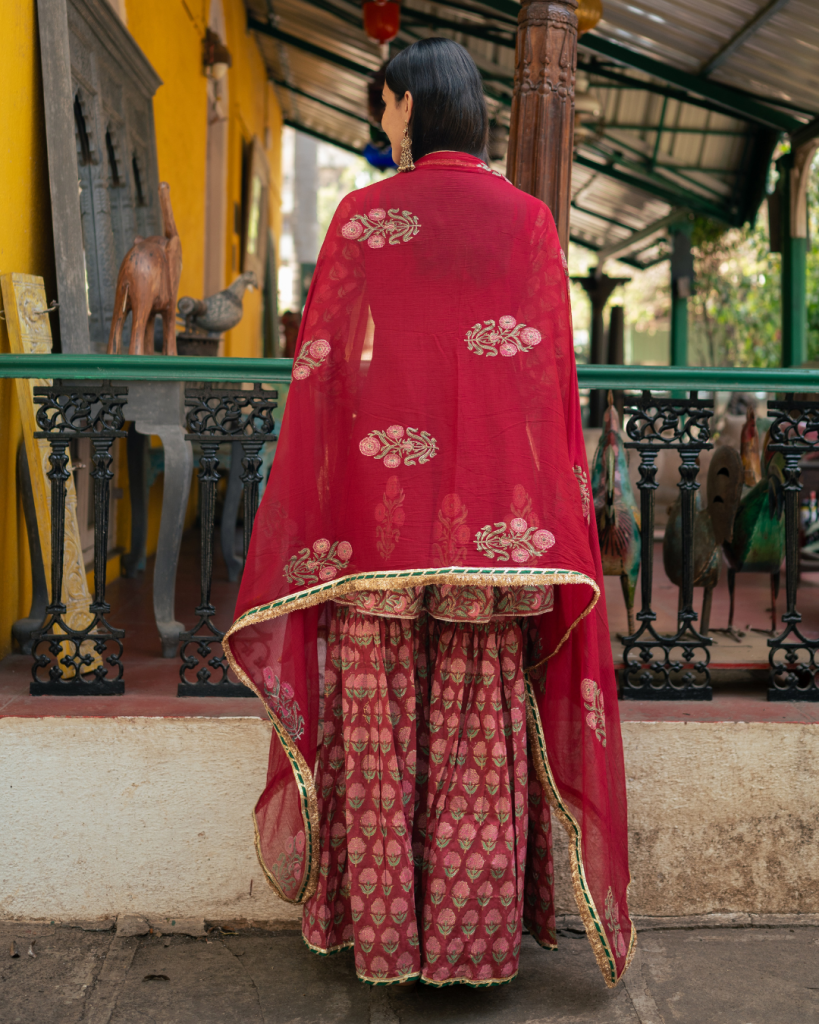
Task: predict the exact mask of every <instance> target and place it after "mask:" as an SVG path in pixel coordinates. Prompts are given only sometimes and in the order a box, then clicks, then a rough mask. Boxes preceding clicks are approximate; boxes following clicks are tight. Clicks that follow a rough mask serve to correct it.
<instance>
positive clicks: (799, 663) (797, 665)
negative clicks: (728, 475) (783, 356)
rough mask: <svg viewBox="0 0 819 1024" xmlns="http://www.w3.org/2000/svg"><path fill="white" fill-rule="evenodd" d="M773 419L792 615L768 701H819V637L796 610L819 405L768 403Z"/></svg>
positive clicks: (775, 650)
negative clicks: (806, 465) (803, 502)
mask: <svg viewBox="0 0 819 1024" xmlns="http://www.w3.org/2000/svg"><path fill="white" fill-rule="evenodd" d="M768 411H769V413H770V414H771V415H772V416H773V417H774V421H773V423H772V424H771V435H770V442H769V444H768V451H769V452H781V453H782V455H783V457H784V459H785V466H784V470H783V474H784V478H785V484H784V491H785V593H786V598H787V606H788V607H787V610H786V612H785V614H784V615H783V616H782V621H783V623H784V624H785V629H784V631H783V632H782V633H780V635H779V636H777V637H774V638H773V639H771V640H769V641H768V646H769V647H770V648H771V651H770V654H769V655H768V662H769V665H770V686H769V688H768V700H810V701H819V687H817V685H816V673H817V664H816V653H817V651H819V638H814V639H813V640H811V639H809V638H808V637H806V636H805V635H804V634H803V632H802V629H801V626H800V624H801V622H802V616H801V615H800V614H799V612H798V611H797V610H796V585H797V583H798V581H799V491H800V487H801V482H800V476H801V470H800V468H799V463H800V461H801V459H802V458H803V457H804V456H805V455H811V454H814V453H817V452H819V402H815V401H814V402H807V401H794V400H793V397H792V396H791V395H786V396H785V399H784V401H778V402H768Z"/></svg>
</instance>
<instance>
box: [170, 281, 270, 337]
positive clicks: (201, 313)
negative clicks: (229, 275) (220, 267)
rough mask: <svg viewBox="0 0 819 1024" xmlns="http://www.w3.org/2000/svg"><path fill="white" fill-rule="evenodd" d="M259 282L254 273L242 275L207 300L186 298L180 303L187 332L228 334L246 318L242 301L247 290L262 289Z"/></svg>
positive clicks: (179, 308)
mask: <svg viewBox="0 0 819 1024" xmlns="http://www.w3.org/2000/svg"><path fill="white" fill-rule="evenodd" d="M258 287H259V282H258V281H257V280H256V275H255V274H254V273H253V271H252V270H248V271H245V273H244V274H240V275H239V276H238V277H237V278H236V280H235V281H234V282H233V284H232V285H231V286H230V287H229V288H225V290H224V291H221V292H217V293H216V294H215V295H211V296H209V297H208V298H207V299H192V298H191V297H190V296H188V295H184V296H183V297H182V298H181V299H180V300H179V302H178V303H177V307H176V308H177V309H178V310H179V313H180V316H182V317H183V318H184V320H185V330H186V331H188V332H190V333H191V334H202V333H205V334H212V335H219V334H224V332H225V331H229V330H230V329H231V328H232V327H235V326H236V324H238V323H239V321H240V320H241V319H242V312H243V311H242V300H243V299H244V295H245V289H246V288H258Z"/></svg>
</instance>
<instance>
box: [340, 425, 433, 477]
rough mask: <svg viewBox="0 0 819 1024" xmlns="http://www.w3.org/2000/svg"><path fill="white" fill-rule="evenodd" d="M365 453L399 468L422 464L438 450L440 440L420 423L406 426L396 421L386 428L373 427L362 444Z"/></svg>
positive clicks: (360, 445) (389, 467) (387, 464)
mask: <svg viewBox="0 0 819 1024" xmlns="http://www.w3.org/2000/svg"><path fill="white" fill-rule="evenodd" d="M358 450H359V451H360V452H361V454H362V455H367V456H368V457H370V458H373V459H383V460H384V465H385V466H386V467H387V469H396V468H397V467H398V466H400V465H401V463H402V462H403V464H404V465H405V466H414V465H415V464H416V463H418V465H420V466H422V465H423V464H424V463H425V462H429V460H430V459H434V458H435V456H436V455H437V454H438V442H437V441H436V440H435V438H434V437H431V436H430V434H429V433H428V432H427V431H426V430H418V428H417V427H406V428H405V427H402V426H401V425H400V424H398V423H394V424H393V425H392V426H391V427H387V429H386V430H371V431H370V433H369V434H367V436H366V437H364V438H362V439H361V441H360V442H359V445H358Z"/></svg>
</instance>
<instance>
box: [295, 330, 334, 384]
mask: <svg viewBox="0 0 819 1024" xmlns="http://www.w3.org/2000/svg"><path fill="white" fill-rule="evenodd" d="M329 354H330V342H329V341H325V340H324V338H317V339H316V340H315V341H311V342H309V344H307V345H302V347H301V351H300V352H299V354H298V358H297V359H296V361H295V363H293V380H305V379H306V378H307V377H309V376H310V373H311V371H312V370H317V369H318V368H319V367H320V366H321V364H322V363H323V362H324V360H325V359H326V358H327V356H329Z"/></svg>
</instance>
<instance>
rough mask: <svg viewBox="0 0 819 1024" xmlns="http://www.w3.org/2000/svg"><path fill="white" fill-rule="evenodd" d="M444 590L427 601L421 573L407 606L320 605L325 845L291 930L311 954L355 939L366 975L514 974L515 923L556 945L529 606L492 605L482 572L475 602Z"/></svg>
mask: <svg viewBox="0 0 819 1024" xmlns="http://www.w3.org/2000/svg"><path fill="white" fill-rule="evenodd" d="M441 589H445V590H449V589H450V588H427V591H428V592H429V591H432V590H434V591H436V594H435V595H434V597H435V602H433V603H431V602H430V599H429V593H428V594H427V601H426V604H427V610H426V611H425V610H424V608H423V607H422V604H423V588H418V591H419V593H416V594H415V595H410V599H409V601H408V602H407V603H406V604H404V605H403V607H396V597H395V592H392V594H391V595H390V600H391V602H392V607H391V608H390V609H389V611H390V612H391V613H392V614H391V616H390V617H385V614H384V609H383V608H373V607H369V608H368V610H362V607H367V605H366V600H364V601H363V600H362V595H356V596H355V597H354V598H353V599H352V600H351V601H350V603H349V604H346V605H345V604H341V603H338V604H336V603H334V604H331V605H330V609H329V619H330V621H329V633H328V647H327V661H326V667H325V676H324V710H323V734H322V741H321V744H320V747H319V754H318V761H317V766H316V783H317V790H318V799H319V816H320V836H321V840H320V842H321V859H320V868H319V879H318V888H317V891H316V892H315V893H314V895H313V896H312V897H311V898H310V899H309V900H308V901H307V903H306V904H305V908H304V919H303V935H304V938H305V941H306V942H307V944H308V945H309V946H310V948H311V949H313V950H315V951H316V952H318V953H332V952H335V951H336V950H339V949H345V948H349V947H352V948H353V949H354V952H355V965H356V971H357V973H358V976H359V977H360V978H361V979H362V980H364V981H368V982H372V983H376V984H379V983H380V984H389V983H396V982H401V981H406V980H409V979H412V978H418V977H420V978H421V980H422V981H423V982H425V983H427V984H431V985H451V984H456V983H465V984H470V985H475V986H482V985H492V984H499V983H502V982H506V981H509V980H511V979H512V978H513V977H514V976H515V974H516V973H517V969H518V961H519V956H520V941H521V932H522V928H523V926H524V924H525V925H526V927H527V928H528V929H529V931H530V932H531V933H532V935H533V936H534V937H535V938H536V940H537V941H538V942H539V943H540V944H541V945H542V946H545V947H547V948H554V947H555V945H556V938H555V933H554V928H555V922H554V906H553V883H552V875H553V868H552V856H551V832H550V816H549V807H548V804H547V801H546V799H545V797H544V794H543V791H542V789H541V785H540V783H539V781H538V780H537V778H536V776H535V773H534V771H533V770H532V767H531V762H530V759H529V757H528V753H527V729H526V708H525V696H524V678H523V658H524V637H525V622H526V620H525V618H523V617H521V616H520V612H523V615H525V614H526V610H524V609H523V608H519V609H518V616H517V617H514V611H515V609H511V614H507V615H505V617H493V616H492V612H493V611H495V612H497V611H498V610H499V608H500V607H501V606H502V604H503V600H504V596H503V595H500V594H498V591H497V588H496V590H495V594H494V605H493V600H492V598H493V595H492V588H491V587H490V588H486V592H488V597H489V603H488V607H486V602H483V604H482V606H481V607H479V605H481V602H480V601H478V602H477V603H476V602H475V601H474V600H473V601H472V603H471V606H470V607H469V608H468V609H467V613H468V614H469V613H471V616H472V617H471V619H470V618H466V619H464V620H461V621H457V620H456V621H441V619H439V618H435V617H433V616H434V615H435V614H436V613H438V614H440V612H441V608H442V607H443V606H444V605H445V598H446V595H445V594H443V595H442V594H441V593H440V591H441ZM451 589H453V590H455V589H456V588H451ZM531 589H532V590H535V588H531ZM540 589H541V591H544V590H545V591H546V592H547V596H548V588H540ZM518 593H519V594H520V593H521V592H520V590H519V591H518ZM484 596H486V593H485V594H484ZM473 597H474V595H473ZM479 597H480V595H479ZM528 599H529V601H530V603H531V602H532V595H531V594H530V595H529V596H528ZM542 600H543V594H541V595H540V597H539V598H538V597H537V596H535V599H534V605H535V606H540V605H541V604H542ZM461 604H462V602H461ZM503 610H504V611H507V612H510V609H509V608H508V607H506V608H504V609H503ZM395 611H399V612H403V613H404V614H406V615H407V616H408V617H396V616H395ZM450 611H451V609H450ZM373 612H375V614H373ZM529 614H531V612H529ZM409 616H412V617H409ZM476 620H482V621H476Z"/></svg>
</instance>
